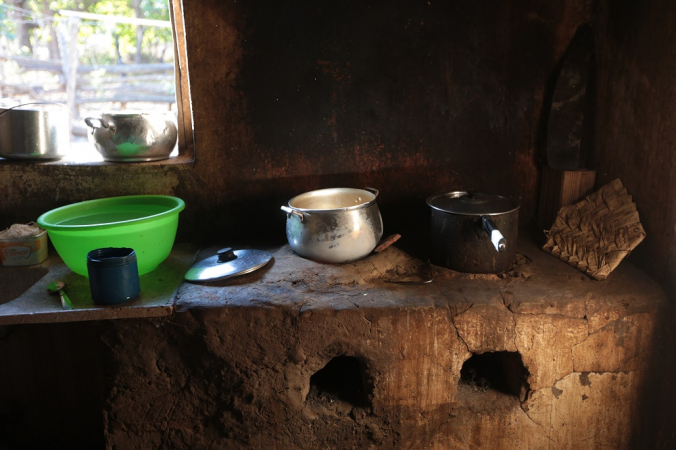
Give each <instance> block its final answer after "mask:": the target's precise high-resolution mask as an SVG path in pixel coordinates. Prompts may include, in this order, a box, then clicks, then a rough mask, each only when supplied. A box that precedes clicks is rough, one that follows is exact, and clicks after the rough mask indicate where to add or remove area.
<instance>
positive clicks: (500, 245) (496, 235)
mask: <svg viewBox="0 0 676 450" xmlns="http://www.w3.org/2000/svg"><path fill="white" fill-rule="evenodd" d="M481 226H482V227H483V229H484V230H486V233H488V234H489V236H490V237H491V242H492V243H493V247H495V250H496V251H498V252H504V251H505V250H507V240H506V239H505V238H504V236H503V235H502V233H500V230H498V227H496V226H495V222H493V221H492V220H491V219H489V218H488V217H486V216H481Z"/></svg>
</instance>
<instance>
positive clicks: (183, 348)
mask: <svg viewBox="0 0 676 450" xmlns="http://www.w3.org/2000/svg"><path fill="white" fill-rule="evenodd" d="M520 253H521V254H523V255H525V257H524V258H522V260H521V261H520V262H519V264H518V266H517V267H516V268H515V270H513V271H512V272H510V273H509V274H508V275H507V276H505V277H497V276H484V277H478V278H477V277H476V276H467V277H464V276H462V275H460V276H458V275H453V274H450V273H449V272H448V271H444V270H443V269H437V270H436V271H435V273H434V276H435V282H434V283H432V284H428V285H418V286H411V287H408V288H406V287H396V286H393V285H392V284H389V283H386V282H384V279H387V278H389V277H391V276H393V274H395V273H397V270H398V268H405V269H407V270H410V269H411V268H412V267H414V263H413V262H412V260H411V258H410V256H408V255H406V254H405V253H404V252H402V251H399V250H397V249H395V248H390V249H388V251H387V252H384V253H382V254H379V255H374V256H373V257H371V258H369V259H368V260H363V261H359V262H356V263H355V264H350V265H349V266H342V267H334V266H323V267H320V268H318V267H317V266H316V265H315V264H313V263H312V262H310V261H305V260H301V259H299V258H296V257H294V255H293V253H292V252H291V251H290V249H288V248H282V249H280V250H278V251H277V252H275V254H274V259H275V265H274V266H273V267H271V268H269V269H268V270H266V271H264V272H263V273H259V274H252V275H251V278H249V279H248V280H240V282H239V283H236V284H235V285H234V286H233V285H223V286H213V287H212V288H208V289H203V288H200V287H196V286H192V285H186V286H184V287H182V288H181V291H180V293H179V301H178V304H177V311H176V313H175V314H174V315H172V316H171V317H169V318H167V319H163V320H143V321H136V322H133V323H131V322H111V323H109V324H107V325H106V327H105V328H104V329H103V330H102V336H103V342H104V346H103V353H102V356H103V360H104V361H106V363H105V364H106V367H105V374H106V379H105V382H104V385H105V386H106V387H107V388H109V389H110V391H109V395H108V396H107V399H106V402H105V418H106V422H105V433H106V440H107V443H108V445H110V446H113V447H118V448H126V447H129V446H132V445H137V444H138V443H143V445H144V446H146V447H148V446H150V447H155V446H158V445H160V446H161V445H164V446H169V447H172V448H215V449H221V448H222V449H232V448H289V449H296V448H297V449H301V448H302V449H324V448H354V449H356V448H360V449H361V448H382V449H390V448H402V449H420V448H426V449H448V448H463V449H483V448H487V446H490V448H492V449H496V450H507V449H510V450H511V449H523V448H538V449H552V450H553V449H568V448H576V449H598V448H614V449H633V448H650V446H646V445H641V444H642V442H641V439H642V438H645V437H647V436H650V435H651V434H652V435H654V433H655V428H653V427H651V426H650V424H647V423H645V422H643V421H642V420H641V416H643V415H646V414H648V415H649V414H650V410H649V408H650V406H649V405H648V404H647V403H644V402H643V400H642V395H643V394H644V391H643V389H642V386H643V385H644V382H645V380H646V378H650V377H649V372H648V371H647V369H648V367H649V363H650V355H651V354H652V349H651V345H652V336H653V334H654V333H655V331H656V328H657V327H658V325H659V318H660V317H661V316H662V315H663V314H664V311H665V310H666V307H667V301H666V298H665V297H664V293H663V292H662V291H661V290H660V289H659V287H658V286H657V285H656V284H655V283H654V282H652V281H650V280H649V279H648V278H647V277H646V276H645V275H644V274H641V273H640V272H638V271H636V270H635V269H633V268H631V267H629V266H626V265H625V266H623V267H621V268H620V269H618V270H619V271H620V272H619V275H620V276H621V279H620V280H618V281H617V282H616V283H593V282H591V281H589V280H588V279H586V278H585V276H584V275H582V274H580V273H578V272H577V271H576V270H575V269H573V268H570V267H568V266H567V265H565V264H562V263H561V262H560V261H557V260H556V259H554V258H551V257H550V256H549V255H547V254H545V253H544V252H541V251H540V250H539V249H537V248H535V247H528V248H525V249H523V250H522V251H521V252H520ZM129 348H139V349H141V350H140V351H139V352H135V353H130V352H129V351H128V349H129ZM499 352H504V353H515V354H518V355H519V359H520V360H521V361H522V363H523V366H524V367H525V369H526V374H525V380H526V382H527V386H526V389H525V390H524V391H523V392H511V393H509V392H508V393H506V392H503V391H500V390H498V389H496V388H495V386H494V385H491V384H487V383H482V382H480V380H479V379H478V378H477V379H476V380H475V379H471V380H463V376H462V368H463V367H464V365H465V363H467V362H468V361H469V360H470V359H471V358H473V357H475V356H477V355H482V354H484V355H485V354H496V353H499ZM339 357H347V358H353V359H354V360H355V361H356V362H358V363H359V364H357V366H358V367H359V368H358V369H357V370H358V372H359V374H360V375H361V376H362V377H363V380H364V389H365V391H366V398H367V401H366V402H364V403H354V402H351V401H350V400H346V398H345V397H341V395H340V393H339V392H337V391H333V390H330V389H324V390H322V388H321V387H318V386H316V385H313V382H312V377H313V376H314V375H315V374H317V373H318V371H320V370H324V369H325V368H326V367H328V365H329V363H330V362H332V361H334V360H335V359H336V358H339ZM503 369H504V368H503ZM504 370H505V373H506V374H509V373H510V372H509V371H510V370H511V369H508V368H507V369H504ZM339 375H340V376H341V377H342V378H340V379H339V381H338V382H337V383H338V384H341V383H344V382H345V380H346V379H347V378H348V376H347V375H349V374H347V373H345V372H341V373H340V374H339ZM479 375H481V374H479ZM483 375H485V376H488V375H487V374H485V373H484V374H483ZM643 426H646V427H647V428H645V429H641V428H640V427H643ZM666 437H668V436H662V437H661V438H660V439H653V440H652V441H651V442H652V443H655V442H658V440H659V441H660V442H661V444H662V445H668V443H669V442H670V441H669V440H666V439H664V438H666ZM671 442H673V441H671ZM653 448H654V447H653ZM667 448H668V447H667Z"/></svg>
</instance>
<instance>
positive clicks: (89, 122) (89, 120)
mask: <svg viewBox="0 0 676 450" xmlns="http://www.w3.org/2000/svg"><path fill="white" fill-rule="evenodd" d="M84 121H85V123H86V124H87V126H89V127H90V128H108V123H107V122H106V121H105V120H103V119H98V118H95V117H87V118H86V119H85V120H84ZM93 121H96V122H98V123H99V124H98V125H94V123H93Z"/></svg>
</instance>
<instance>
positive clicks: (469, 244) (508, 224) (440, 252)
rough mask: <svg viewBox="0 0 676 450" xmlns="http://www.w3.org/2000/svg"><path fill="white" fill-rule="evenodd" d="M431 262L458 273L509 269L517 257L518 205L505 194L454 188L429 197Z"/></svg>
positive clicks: (492, 271)
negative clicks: (504, 195)
mask: <svg viewBox="0 0 676 450" xmlns="http://www.w3.org/2000/svg"><path fill="white" fill-rule="evenodd" d="M427 204H428V205H429V206H430V208H431V210H432V217H431V251H430V262H431V263H432V264H435V265H438V266H442V267H446V268H449V269H452V270H455V271H457V272H466V273H493V274H499V273H503V272H506V271H508V270H509V269H510V268H511V267H512V265H513V264H514V260H515V259H516V240H517V237H518V230H519V204H518V203H517V202H516V201H514V200H512V199H509V198H507V197H503V196H499V195H491V194H482V193H473V192H465V191H454V192H448V193H445V194H439V195H434V196H431V197H429V198H428V199H427Z"/></svg>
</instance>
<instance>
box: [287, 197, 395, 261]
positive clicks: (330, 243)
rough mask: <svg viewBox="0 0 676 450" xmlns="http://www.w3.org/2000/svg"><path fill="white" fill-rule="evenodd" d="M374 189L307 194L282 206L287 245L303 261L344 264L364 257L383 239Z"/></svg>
mask: <svg viewBox="0 0 676 450" xmlns="http://www.w3.org/2000/svg"><path fill="white" fill-rule="evenodd" d="M377 197H378V190H377V189H373V188H366V189H352V188H332V189H320V190H317V191H311V192H306V193H304V194H301V195H298V196H296V197H294V198H292V199H291V200H289V205H288V206H282V211H284V212H286V213H287V217H286V237H287V240H288V241H289V245H290V246H291V248H292V249H293V251H295V252H296V253H297V254H299V255H300V256H302V257H304V258H308V259H311V260H313V261H318V262H323V263H346V262H350V261H355V260H357V259H360V258H363V257H365V256H367V255H368V254H369V253H371V252H372V251H373V249H374V248H375V247H376V245H377V244H378V241H380V238H381V237H382V236H383V220H382V217H381V216H380V210H379V209H378V205H377V203H376V198H377Z"/></svg>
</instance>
